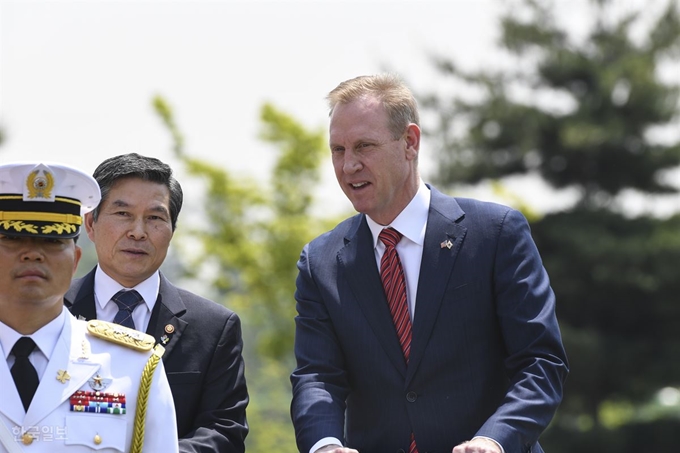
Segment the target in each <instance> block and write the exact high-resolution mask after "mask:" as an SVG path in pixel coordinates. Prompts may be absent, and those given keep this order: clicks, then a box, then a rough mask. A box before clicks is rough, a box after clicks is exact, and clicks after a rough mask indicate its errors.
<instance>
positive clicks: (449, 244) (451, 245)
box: [439, 239, 453, 250]
mask: <svg viewBox="0 0 680 453" xmlns="http://www.w3.org/2000/svg"><path fill="white" fill-rule="evenodd" d="M439 245H440V246H441V248H444V247H446V248H447V249H449V250H451V247H453V242H451V239H447V240H445V241H444V242H442V243H441V244H439Z"/></svg>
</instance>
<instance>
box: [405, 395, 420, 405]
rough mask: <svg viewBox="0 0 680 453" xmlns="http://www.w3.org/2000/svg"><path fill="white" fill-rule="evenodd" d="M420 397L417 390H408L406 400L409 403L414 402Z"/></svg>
mask: <svg viewBox="0 0 680 453" xmlns="http://www.w3.org/2000/svg"><path fill="white" fill-rule="evenodd" d="M417 399H418V394H417V393H416V392H408V393H407V394H406V401H408V402H409V403H414V402H415V401H416V400H417Z"/></svg>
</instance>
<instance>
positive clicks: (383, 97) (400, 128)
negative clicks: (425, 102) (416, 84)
mask: <svg viewBox="0 0 680 453" xmlns="http://www.w3.org/2000/svg"><path fill="white" fill-rule="evenodd" d="M362 97H374V98H375V99H378V100H379V101H380V103H381V104H382V106H383V108H384V109H385V112H386V113H387V117H388V118H389V129H390V132H392V135H393V137H394V138H395V139H396V138H399V137H400V136H401V135H402V134H403V133H404V130H405V129H406V127H407V126H408V125H409V124H411V123H414V124H416V125H418V126H420V118H419V116H418V103H417V102H416V99H415V97H414V96H413V93H411V90H410V89H409V88H408V87H407V86H406V85H405V84H404V82H403V81H402V80H401V79H400V78H399V77H398V76H396V75H394V74H378V75H370V76H359V77H355V78H353V79H349V80H345V81H344V82H342V83H340V85H338V86H337V87H335V88H334V89H333V90H332V91H331V92H330V93H328V96H326V99H327V100H328V106H329V107H330V112H329V115H332V114H333V109H335V106H337V105H338V104H349V103H351V102H352V101H355V100H357V99H360V98H362Z"/></svg>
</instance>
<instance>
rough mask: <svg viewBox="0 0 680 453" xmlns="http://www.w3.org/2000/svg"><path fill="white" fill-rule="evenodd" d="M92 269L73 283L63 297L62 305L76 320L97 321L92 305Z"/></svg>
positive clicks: (93, 272)
mask: <svg viewBox="0 0 680 453" xmlns="http://www.w3.org/2000/svg"><path fill="white" fill-rule="evenodd" d="M96 270H97V268H96V267H95V268H94V269H92V270H91V271H90V272H89V273H88V274H87V275H86V276H84V277H83V278H81V279H79V280H76V281H74V282H73V284H72V285H71V287H70V288H69V290H68V292H67V293H66V295H65V296H64V305H66V307H67V308H68V309H69V310H70V311H71V313H72V314H73V316H75V317H76V318H77V319H83V318H84V319H86V320H88V321H89V320H90V319H97V308H96V306H95V303H94V274H95V271H96Z"/></svg>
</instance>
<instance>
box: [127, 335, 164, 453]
mask: <svg viewBox="0 0 680 453" xmlns="http://www.w3.org/2000/svg"><path fill="white" fill-rule="evenodd" d="M163 353H165V348H164V347H163V346H161V345H159V344H158V345H156V347H155V348H153V354H151V357H149V360H148V361H147V362H146V365H144V370H143V371H142V381H141V382H140V383H139V393H138V394H137V409H135V427H134V431H133V433H132V445H131V446H130V453H142V448H143V447H144V430H145V428H146V426H145V425H146V409H147V408H148V406H149V392H150V391H151V382H152V381H153V373H154V371H155V370H156V367H157V366H158V362H160V361H161V357H163Z"/></svg>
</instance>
